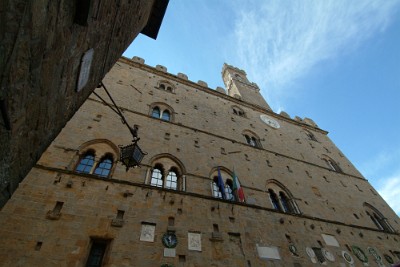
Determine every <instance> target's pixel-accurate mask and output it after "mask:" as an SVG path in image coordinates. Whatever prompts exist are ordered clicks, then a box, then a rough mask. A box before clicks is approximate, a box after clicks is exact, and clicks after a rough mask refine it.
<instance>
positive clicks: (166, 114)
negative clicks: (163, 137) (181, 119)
mask: <svg viewBox="0 0 400 267" xmlns="http://www.w3.org/2000/svg"><path fill="white" fill-rule="evenodd" d="M161 119H163V120H164V121H170V119H171V116H170V114H169V111H168V110H164V111H163V113H162V117H161Z"/></svg>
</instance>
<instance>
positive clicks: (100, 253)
mask: <svg viewBox="0 0 400 267" xmlns="http://www.w3.org/2000/svg"><path fill="white" fill-rule="evenodd" d="M107 245H108V242H107V241H106V240H92V247H91V248H90V252H89V257H88V260H87V262H86V267H101V266H102V263H103V259H104V255H105V253H106V250H107Z"/></svg>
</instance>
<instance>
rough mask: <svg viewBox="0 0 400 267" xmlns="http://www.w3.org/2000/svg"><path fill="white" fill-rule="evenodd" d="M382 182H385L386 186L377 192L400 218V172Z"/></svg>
mask: <svg viewBox="0 0 400 267" xmlns="http://www.w3.org/2000/svg"><path fill="white" fill-rule="evenodd" d="M382 180H384V185H383V186H382V187H379V188H378V189H377V191H378V192H379V194H380V195H381V196H382V197H383V198H384V199H385V200H386V202H387V203H388V204H389V205H390V207H392V209H393V210H394V211H395V212H396V213H397V215H399V216H400V171H398V172H397V173H396V174H394V175H392V176H390V177H388V178H383V179H382Z"/></svg>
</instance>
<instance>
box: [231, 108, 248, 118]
mask: <svg viewBox="0 0 400 267" xmlns="http://www.w3.org/2000/svg"><path fill="white" fill-rule="evenodd" d="M231 108H232V113H233V114H234V115H237V116H239V117H243V118H246V113H245V112H244V110H243V109H242V108H240V107H238V106H236V105H234V106H232V107H231Z"/></svg>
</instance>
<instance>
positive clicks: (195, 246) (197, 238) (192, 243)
mask: <svg viewBox="0 0 400 267" xmlns="http://www.w3.org/2000/svg"><path fill="white" fill-rule="evenodd" d="M188 249H189V250H196V251H201V234H199V233H188Z"/></svg>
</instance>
